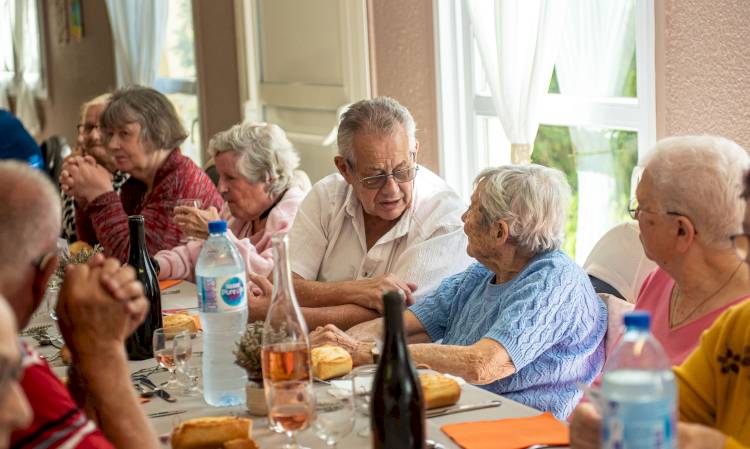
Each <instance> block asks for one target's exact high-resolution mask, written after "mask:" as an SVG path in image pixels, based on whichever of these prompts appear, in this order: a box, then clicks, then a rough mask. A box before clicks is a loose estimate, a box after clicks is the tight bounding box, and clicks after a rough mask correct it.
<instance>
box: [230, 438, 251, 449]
mask: <svg viewBox="0 0 750 449" xmlns="http://www.w3.org/2000/svg"><path fill="white" fill-rule="evenodd" d="M221 447H222V448H223V449H258V445H257V444H255V441H253V439H252V438H237V439H236V440H230V441H225V442H224V444H222V445H221Z"/></svg>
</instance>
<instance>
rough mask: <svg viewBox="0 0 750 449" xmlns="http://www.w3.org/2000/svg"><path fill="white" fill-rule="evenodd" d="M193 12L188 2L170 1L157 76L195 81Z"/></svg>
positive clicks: (184, 0) (188, 0)
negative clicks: (162, 51) (162, 53)
mask: <svg viewBox="0 0 750 449" xmlns="http://www.w3.org/2000/svg"><path fill="white" fill-rule="evenodd" d="M193 41H194V33H193V10H192V7H191V5H190V0H170V3H169V17H168V19H167V36H166V42H165V44H164V47H165V49H164V56H163V57H162V61H161V66H160V67H159V76H160V77H164V78H182V79H188V80H193V81H194V80H195V50H194V49H195V45H194V42H193Z"/></svg>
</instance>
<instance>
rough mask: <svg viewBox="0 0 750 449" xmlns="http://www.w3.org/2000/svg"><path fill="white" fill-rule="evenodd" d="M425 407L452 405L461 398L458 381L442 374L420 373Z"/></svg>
mask: <svg viewBox="0 0 750 449" xmlns="http://www.w3.org/2000/svg"><path fill="white" fill-rule="evenodd" d="M419 382H420V383H421V384H422V393H423V395H424V403H425V408H426V409H431V408H438V407H445V406H447V405H453V404H455V403H456V402H458V400H459V399H460V398H461V386H460V385H458V382H456V381H455V380H453V379H451V378H450V377H445V376H443V375H442V374H420V375H419Z"/></svg>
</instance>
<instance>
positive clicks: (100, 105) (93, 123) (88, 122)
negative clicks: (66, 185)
mask: <svg viewBox="0 0 750 449" xmlns="http://www.w3.org/2000/svg"><path fill="white" fill-rule="evenodd" d="M111 97H112V95H111V94H102V95H99V96H97V97H94V98H92V99H91V100H89V101H87V102H86V103H84V104H83V105H82V106H81V117H80V122H79V123H78V126H77V128H76V129H77V131H78V136H77V139H76V140H77V148H76V150H80V153H78V154H76V156H81V157H86V156H90V157H91V160H92V162H95V163H96V164H97V165H99V166H101V167H103V168H105V169H106V170H107V172H109V173H111V176H112V189H113V190H114V191H115V192H117V193H118V194H119V192H120V188H121V187H122V185H123V184H124V183H125V181H127V180H128V174H127V173H124V172H121V171H120V170H118V169H117V167H116V166H115V161H114V159H113V157H112V154H111V153H110V152H109V151H107V148H106V143H105V142H104V132H103V130H102V129H101V116H102V113H103V112H104V109H106V108H107V104H108V103H109V100H110V98H111ZM72 160H73V159H72V158H71V161H72ZM63 169H65V167H63ZM61 195H62V230H61V232H60V234H61V237H62V238H64V239H65V240H67V241H69V242H71V243H72V242H74V241H76V240H78V234H77V231H76V202H77V203H78V207H79V208H80V209H84V208H85V207H86V200H85V199H83V198H82V197H80V196H79V197H78V198H74V197H73V196H71V195H67V194H66V193H65V192H64V191H63V192H61ZM81 224H82V225H84V226H85V227H86V228H87V229H89V228H91V226H92V225H91V221H90V220H88V219H86V220H84V221H82V223H81ZM91 232H92V231H89V232H88V233H89V234H90V233H91Z"/></svg>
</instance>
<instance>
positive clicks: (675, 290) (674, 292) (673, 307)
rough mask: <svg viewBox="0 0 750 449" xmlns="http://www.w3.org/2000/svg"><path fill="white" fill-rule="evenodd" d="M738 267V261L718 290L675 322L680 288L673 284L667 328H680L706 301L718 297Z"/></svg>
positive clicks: (740, 264)
mask: <svg viewBox="0 0 750 449" xmlns="http://www.w3.org/2000/svg"><path fill="white" fill-rule="evenodd" d="M740 266H742V261H740V263H739V264H737V266H736V267H735V269H734V271H732V274H731V275H730V276H729V278H728V279H727V280H726V281H724V283H723V284H721V285H720V286H719V288H717V289H716V290H715V291H714V292H713V293H711V294H710V295H708V296H707V297H706V298H705V299H703V300H701V301H700V302H699V303H698V305H696V306H695V308H693V310H692V311H690V313H688V314H687V316H685V317H684V318H682V319H681V320H679V321H676V320H675V319H674V316H675V310H676V309H677V299H678V298H679V296H680V286H679V285H678V284H677V283H676V282H675V284H674V288H673V289H672V296H671V298H670V302H669V327H670V329H674V328H676V327H679V326H682V325H683V324H685V323H686V322H687V321H688V320H689V319H690V318H692V317H693V315H694V314H695V312H696V311H698V310H700V308H701V307H703V306H704V305H705V304H706V303H707V302H708V301H710V300H711V299H713V298H714V297H715V296H716V295H718V294H719V292H720V291H722V290H723V289H724V287H726V286H727V285H729V282H730V281H731V280H732V279H734V275H735V274H737V270H739V269H740Z"/></svg>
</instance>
